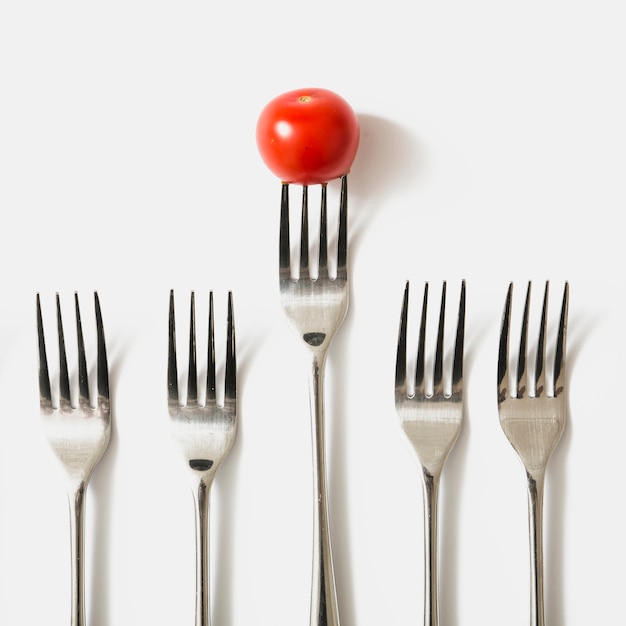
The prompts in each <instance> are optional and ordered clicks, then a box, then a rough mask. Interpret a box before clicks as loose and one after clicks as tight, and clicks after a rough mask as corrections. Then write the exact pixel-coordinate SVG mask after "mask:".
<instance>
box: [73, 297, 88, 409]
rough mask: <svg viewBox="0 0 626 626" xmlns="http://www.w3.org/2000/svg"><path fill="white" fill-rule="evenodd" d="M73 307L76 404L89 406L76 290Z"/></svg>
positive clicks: (83, 344) (83, 345)
mask: <svg viewBox="0 0 626 626" xmlns="http://www.w3.org/2000/svg"><path fill="white" fill-rule="evenodd" d="M74 308H75V310H76V343H77V346H78V404H79V406H81V407H83V408H84V407H87V406H89V379H88V377H87V359H86V357H85V340H84V339H83V325H82V323H81V320H80V306H79V304H78V293H76V292H74Z"/></svg>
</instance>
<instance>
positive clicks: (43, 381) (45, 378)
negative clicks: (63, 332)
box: [37, 294, 52, 412]
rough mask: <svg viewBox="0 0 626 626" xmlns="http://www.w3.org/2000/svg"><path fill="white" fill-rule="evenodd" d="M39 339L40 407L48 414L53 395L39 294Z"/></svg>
mask: <svg viewBox="0 0 626 626" xmlns="http://www.w3.org/2000/svg"><path fill="white" fill-rule="evenodd" d="M37 338H38V342H39V405H40V407H41V410H42V411H46V412H47V411H51V410H52V393H51V390H50V375H49V373H48V359H47V357H46V342H45V339H44V333H43V319H42V315H41V299H40V297H39V294H37Z"/></svg>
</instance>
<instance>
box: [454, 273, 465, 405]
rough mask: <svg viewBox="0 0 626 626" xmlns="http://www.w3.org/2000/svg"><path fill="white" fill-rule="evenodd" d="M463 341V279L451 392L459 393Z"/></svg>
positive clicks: (460, 387)
mask: <svg viewBox="0 0 626 626" xmlns="http://www.w3.org/2000/svg"><path fill="white" fill-rule="evenodd" d="M464 341H465V281H462V282H461V296H460V298H459V316H458V319H457V325H456V341H455V343H454V357H453V361H452V394H453V395H456V394H458V393H461V391H462V386H461V383H462V382H463V344H464Z"/></svg>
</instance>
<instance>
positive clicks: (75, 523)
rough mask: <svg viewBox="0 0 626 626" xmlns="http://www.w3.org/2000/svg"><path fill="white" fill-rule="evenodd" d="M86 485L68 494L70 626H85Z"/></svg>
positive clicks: (83, 483)
mask: <svg viewBox="0 0 626 626" xmlns="http://www.w3.org/2000/svg"><path fill="white" fill-rule="evenodd" d="M86 488H87V485H86V484H85V482H83V481H81V482H80V483H79V484H78V485H77V486H76V488H75V489H71V490H70V491H69V492H68V494H67V497H68V502H69V505H70V544H71V545H70V554H71V559H72V567H71V570H72V609H71V610H72V620H71V624H72V626H85V589H84V581H85V575H84V573H85V559H84V547H85V534H84V512H85V490H86Z"/></svg>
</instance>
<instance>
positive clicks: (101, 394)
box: [93, 291, 109, 403]
mask: <svg viewBox="0 0 626 626" xmlns="http://www.w3.org/2000/svg"><path fill="white" fill-rule="evenodd" d="M93 300H94V307H95V311H96V337H97V344H98V348H97V359H98V374H97V376H98V403H101V402H103V401H104V400H108V399H109V366H108V363H107V350H106V342H105V340H104V325H103V324H102V311H101V310H100V298H99V297H98V292H97V291H94V294H93Z"/></svg>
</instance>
